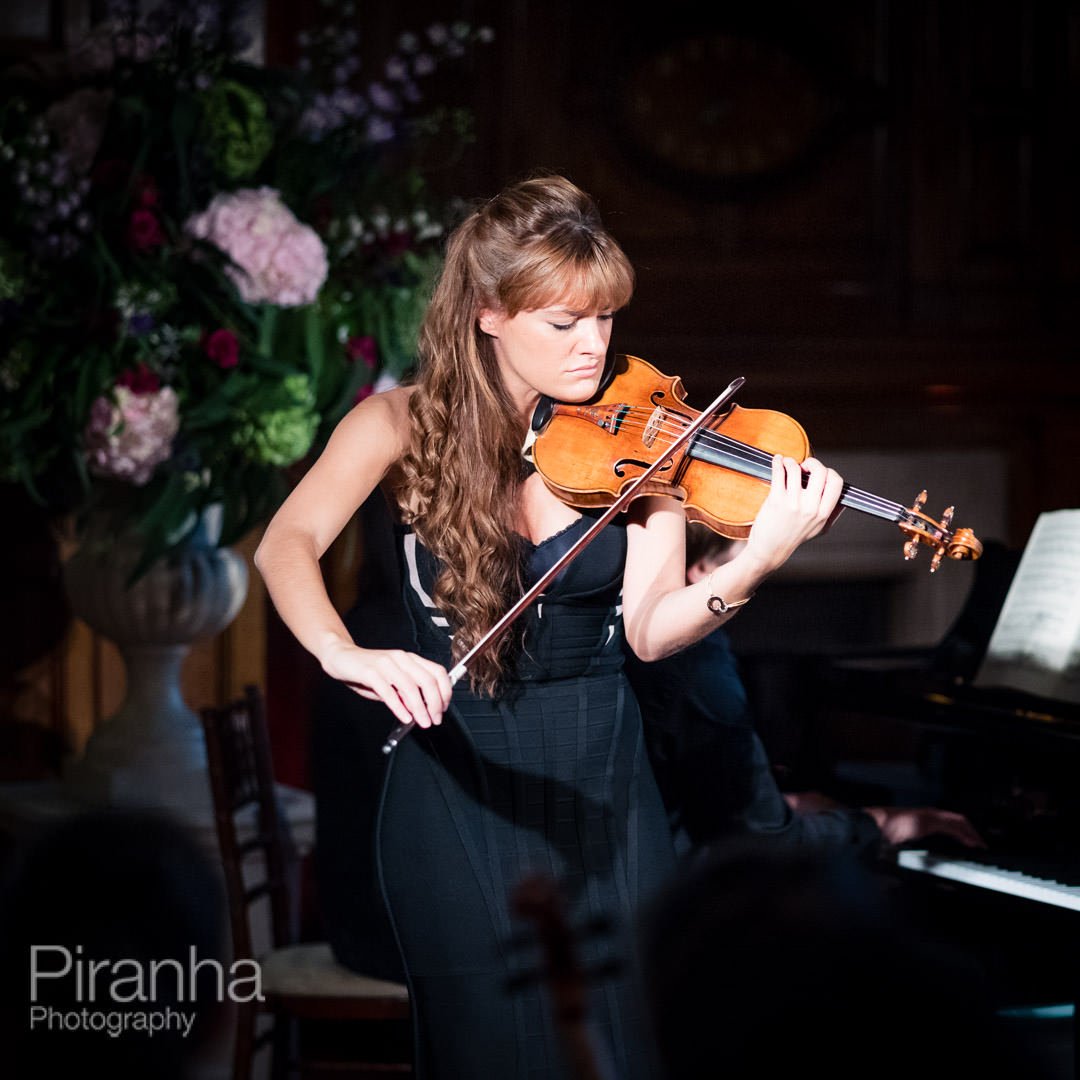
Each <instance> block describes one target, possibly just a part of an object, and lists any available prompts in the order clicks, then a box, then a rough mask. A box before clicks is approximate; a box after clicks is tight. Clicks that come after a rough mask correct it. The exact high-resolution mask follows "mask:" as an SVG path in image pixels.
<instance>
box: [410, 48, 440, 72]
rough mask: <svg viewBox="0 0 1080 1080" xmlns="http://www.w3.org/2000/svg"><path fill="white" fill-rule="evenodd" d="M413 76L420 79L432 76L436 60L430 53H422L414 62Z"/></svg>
mask: <svg viewBox="0 0 1080 1080" xmlns="http://www.w3.org/2000/svg"><path fill="white" fill-rule="evenodd" d="M412 69H413V74H414V75H416V76H419V77H421V78H422V77H423V76H424V75H430V74H431V73H432V72H433V71H434V70H435V58H434V57H432V56H431V55H430V54H428V53H420V54H419V55H418V56H417V57H416V59H415V60H413V67H412Z"/></svg>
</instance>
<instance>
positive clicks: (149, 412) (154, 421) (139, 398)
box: [85, 386, 180, 487]
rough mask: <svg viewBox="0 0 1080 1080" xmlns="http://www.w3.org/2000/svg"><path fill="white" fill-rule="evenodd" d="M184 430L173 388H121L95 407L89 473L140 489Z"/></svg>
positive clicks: (88, 433)
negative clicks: (148, 390) (177, 435)
mask: <svg viewBox="0 0 1080 1080" xmlns="http://www.w3.org/2000/svg"><path fill="white" fill-rule="evenodd" d="M179 427H180V416H179V409H178V403H177V398H176V391H175V390H173V389H172V387H171V386H163V387H162V388H161V389H160V390H154V391H151V392H149V393H135V392H134V391H133V390H131V389H130V388H128V387H126V386H116V387H114V388H113V391H112V394H111V396H110V395H102V396H101V397H99V398H97V399H96V400H95V401H94V404H93V405H92V406H91V408H90V420H89V422H88V423H87V425H86V433H85V443H86V460H87V463H88V465H89V467H90V471H91V472H94V473H97V474H98V475H99V476H112V477H115V478H116V479H118V480H126V481H127V482H128V483H129V484H135V485H136V486H137V487H141V486H142V485H143V484H145V483H146V482H147V481H148V480H149V479H150V477H151V476H153V474H154V470H155V469H156V468H157V467H158V465H160V464H161V463H162V462H163V461H165V460H166V459H167V458H168V456H169V454H170V453H171V451H172V441H173V438H174V436H175V435H176V432H177V430H178V429H179Z"/></svg>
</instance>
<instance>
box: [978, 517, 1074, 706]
mask: <svg viewBox="0 0 1080 1080" xmlns="http://www.w3.org/2000/svg"><path fill="white" fill-rule="evenodd" d="M975 685H976V686H1008V687H1012V688H1014V689H1017V690H1024V691H1027V692H1028V693H1031V694H1040V695H1042V696H1044V697H1049V698H1055V699H1058V700H1061V701H1075V702H1077V703H1080V510H1053V511H1050V512H1048V513H1044V514H1041V515H1040V516H1039V520H1038V521H1036V523H1035V528H1034V529H1032V531H1031V537H1030V539H1029V540H1028V543H1027V547H1026V548H1025V549H1024V554H1023V556H1022V558H1021V560H1020V565H1019V566H1018V567H1017V570H1016V576H1015V577H1014V578H1013V581H1012V585H1011V586H1010V588H1009V593H1008V596H1006V598H1005V604H1004V606H1003V607H1002V609H1001V614H1000V616H999V617H998V621H997V625H996V626H995V627H994V633H993V635H992V636H991V638H990V644H989V645H988V647H987V650H986V657H985V659H984V660H983V664H982V667H981V668H980V669H979V673H978V675H977V676H976V678H975Z"/></svg>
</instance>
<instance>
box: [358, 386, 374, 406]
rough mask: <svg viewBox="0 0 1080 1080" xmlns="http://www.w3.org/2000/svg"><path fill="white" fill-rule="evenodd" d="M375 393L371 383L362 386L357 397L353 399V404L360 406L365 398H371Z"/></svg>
mask: <svg viewBox="0 0 1080 1080" xmlns="http://www.w3.org/2000/svg"><path fill="white" fill-rule="evenodd" d="M374 393H375V387H374V386H372V384H371V383H368V384H367V385H366V386H361V387H360V389H359V390H357V391H356V397H354V398H353V404H354V405H359V404H360V402H361V401H363V400H364V398H369V397H371V395H372V394H374Z"/></svg>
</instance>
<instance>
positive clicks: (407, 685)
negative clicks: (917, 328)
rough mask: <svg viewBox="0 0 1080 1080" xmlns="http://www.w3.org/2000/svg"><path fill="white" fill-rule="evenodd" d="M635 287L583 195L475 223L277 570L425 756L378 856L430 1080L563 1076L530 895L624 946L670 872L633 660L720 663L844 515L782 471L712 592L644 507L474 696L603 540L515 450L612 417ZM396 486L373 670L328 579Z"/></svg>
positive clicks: (342, 431) (825, 479)
mask: <svg viewBox="0 0 1080 1080" xmlns="http://www.w3.org/2000/svg"><path fill="white" fill-rule="evenodd" d="M632 288H633V271H632V269H631V267H630V264H629V262H628V261H627V259H626V256H625V255H624V254H623V252H622V250H621V249H620V248H619V246H618V245H617V244H616V243H615V241H614V240H613V239H612V238H611V236H610V235H609V234H608V233H607V232H606V231H605V230H604V228H603V227H602V225H601V223H600V219H599V216H598V214H597V211H596V208H595V206H594V204H593V203H592V201H591V200H590V199H589V198H588V196H586V195H585V194H584V193H583V192H581V191H580V190H579V189H578V188H576V187H575V186H574V185H573V184H571V183H570V182H569V181H567V180H565V179H563V178H561V177H558V176H543V177H539V178H534V179H530V180H526V181H524V182H522V183H519V184H516V185H514V186H512V187H510V188H508V189H506V190H505V191H503V192H502V193H501V194H500V195H498V196H496V197H495V198H493V199H491V200H490V201H489V202H486V203H484V204H483V205H481V206H480V207H479V208H478V209H477V210H475V212H474V213H472V214H471V216H469V217H468V218H467V219H466V220H465V221H464V222H463V223H462V224H461V225H460V226H459V227H458V228H457V229H456V231H455V232H454V233H453V235H452V236H451V237H450V240H449V244H448V249H447V254H446V262H445V267H444V270H443V273H442V275H441V278H440V280H439V282H438V284H437V286H436V289H435V292H434V295H433V297H432V300H431V303H430V305H429V308H428V311H427V314H426V317H425V322H424V325H423V328H422V331H421V337H420V343H419V357H420V365H419V370H418V374H417V376H416V379H415V382H414V384H413V385H411V386H408V387H400V388H397V389H394V390H391V391H388V392H386V393H384V394H380V395H376V396H374V397H371V398H368V399H367V400H365V401H363V402H361V403H360V404H359V405H357V406H356V407H355V408H354V409H353V410H352V411H351V412H350V413H349V414H348V415H347V416H346V417H345V418H344V419H343V420H342V422H341V423H340V425H339V426H338V428H337V429H336V431H335V432H334V434H333V436H332V438H331V439H330V441H329V443H328V445H327V447H326V449H325V451H324V452H323V454H322V455H321V457H320V458H319V460H318V461H317V462H316V463H315V465H314V466H313V467H312V468H311V470H310V471H309V472H308V474H307V475H306V476H305V477H304V479H303V480H302V481H301V482H300V484H299V485H298V486H297V487H296V489H295V490H294V491H293V492H292V494H291V495H290V496H289V498H288V499H287V500H286V502H285V503H284V504H283V505H282V507H281V509H280V510H279V511H278V513H277V514H276V515H275V517H274V519H273V520H272V521H271V523H270V525H269V526H268V528H267V530H266V534H265V537H264V539H263V541H262V543H261V544H260V546H259V550H258V552H257V554H256V563H257V565H258V568H259V570H260V571H261V573H262V575H263V577H264V579H265V580H266V584H267V587H268V589H269V591H270V594H271V597H272V599H273V601H274V604H275V605H276V607H277V609H278V611H279V613H280V614H281V616H282V618H283V619H284V620H285V622H286V624H287V625H288V626H289V627H290V629H291V630H292V631H293V633H294V634H295V635H296V637H297V638H298V639H299V641H300V642H301V644H303V645H304V646H305V648H307V649H308V650H309V651H310V652H311V653H313V654H314V656H315V657H316V658H317V659H318V660H319V662H320V663H321V665H322V667H323V669H324V671H325V672H326V673H327V674H329V675H330V676H332V677H333V678H336V679H339V680H341V681H342V682H343V683H345V684H347V685H348V686H350V687H351V688H352V689H353V690H355V691H356V693H358V694H361V695H363V696H364V697H367V698H371V699H374V700H378V701H381V702H382V703H383V704H385V706H386V708H387V710H388V714H387V719H388V721H390V720H391V719H392V718H393V719H396V721H403V722H412V723H415V725H416V726H417V729H418V730H415V731H414V733H413V736H412V737H411V738H410V739H407V740H405V741H403V742H402V744H401V745H400V746H399V747H398V748H397V749H396V750H395V751H394V753H393V755H392V756H391V757H390V758H388V764H387V769H386V776H385V781H384V784H383V790H382V792H381V805H380V812H379V819H378V827H377V834H378V835H377V837H376V847H377V852H378V855H377V861H378V864H379V866H378V870H379V875H380V881H381V884H382V889H383V894H384V898H385V901H386V904H387V907H388V910H389V913H390V917H391V922H392V925H393V927H394V931H395V934H396V936H397V941H398V946H399V949H400V951H401V954H402V959H403V962H404V964H405V968H406V972H407V977H408V982H409V989H410V992H411V995H412V1003H413V1010H414V1016H415V1026H416V1034H417V1042H416V1052H417V1074H418V1075H419V1076H421V1077H425V1078H430V1077H445V1078H452V1080H470V1078H476V1080H479V1078H481V1077H484V1078H488V1077H493V1076H498V1077H500V1078H505V1080H510V1078H513V1077H521V1078H524V1077H525V1076H526V1075H527V1076H529V1077H530V1078H539V1077H549V1076H550V1077H555V1076H557V1075H560V1074H561V1070H562V1066H561V1062H560V1061H559V1056H558V1055H559V1050H558V1046H557V1043H556V1040H555V1036H554V1034H553V1031H552V1022H551V1017H550V1015H549V1010H548V1009H547V1007H546V1004H545V1001H546V999H545V997H544V994H543V993H542V990H541V988H540V987H538V986H537V985H536V984H535V983H529V982H528V981H527V980H519V982H524V983H525V989H516V990H514V991H512V992H511V991H509V990H508V989H507V985H508V981H510V980H512V979H513V977H514V976H515V975H516V974H521V973H522V968H523V967H525V966H527V961H528V960H529V956H524V955H519V952H520V950H517V951H515V949H514V948H513V944H512V938H513V936H514V932H515V929H516V927H515V926H513V925H512V924H511V916H510V912H509V906H508V896H509V894H510V892H511V890H512V889H513V887H514V885H515V884H516V882H517V881H518V880H519V879H520V878H521V877H523V876H524V875H525V874H526V872H527V871H542V872H546V873H549V874H551V875H552V876H554V877H556V878H557V879H558V880H559V881H560V883H561V885H562V888H563V890H564V892H565V893H566V895H567V897H568V901H569V905H570V909H571V918H572V920H573V921H574V922H575V923H576V922H579V921H583V920H586V919H588V918H590V917H595V916H601V915H603V916H612V915H614V916H616V917H622V919H623V921H624V922H625V919H626V917H627V916H629V915H630V914H631V913H632V912H633V910H634V909H635V907H636V906H637V905H638V903H639V901H640V900H641V899H642V898H644V897H645V896H646V895H647V894H649V893H650V892H651V891H652V890H653V889H654V888H655V887H657V886H658V885H659V884H660V882H661V881H662V879H663V878H664V875H665V874H666V873H667V871H668V870H669V868H670V866H671V864H672V858H673V856H672V850H671V841H670V838H669V835H668V829H667V821H666V818H665V815H664V811H663V807H662V805H661V803H660V800H659V797H658V795H657V791H656V787H655V784H654V781H653V778H652V775H651V773H650V771H649V766H648V762H647V759H646V757H645V753H644V747H643V742H642V732H641V719H640V715H639V713H638V709H637V705H636V703H635V701H634V699H633V695H632V693H631V692H630V690H629V688H628V685H627V683H626V681H625V678H624V676H623V673H622V660H621V638H622V634H623V633H624V632H625V634H626V637H627V640H628V642H629V645H630V646H631V648H632V649H633V650H634V651H635V652H636V653H637V654H638V655H640V656H641V657H643V658H644V659H655V658H659V657H663V656H666V655H668V654H670V653H673V652H675V651H677V650H679V649H682V648H684V647H685V646H687V645H689V644H691V643H693V642H695V641H697V640H698V639H700V638H702V637H703V636H704V635H705V634H707V633H709V632H710V631H711V630H714V629H715V628H716V627H717V626H718V625H720V624H721V623H722V622H724V621H726V620H727V619H728V618H730V617H731V615H732V614H733V613H734V611H735V610H737V606H738V602H739V601H744V600H746V599H748V598H749V597H750V596H751V595H752V594H753V593H754V591H755V590H756V589H757V588H758V587H759V585H760V584H761V583H762V582H763V581H764V579H765V578H766V577H767V576H768V575H769V574H770V573H772V572H773V571H774V570H776V569H777V568H778V567H779V566H781V565H782V564H783V563H784V562H785V561H786V560H787V559H788V557H789V556H790V555H791V554H792V553H793V552H794V551H795V550H796V548H798V546H799V545H800V544H802V543H803V542H804V541H806V540H808V539H810V538H811V537H813V536H816V535H817V534H819V533H820V532H821V531H822V530H823V529H824V528H825V527H826V526H827V524H828V522H829V521H830V518H831V517H832V515H833V514H834V511H835V509H836V507H837V501H838V498H839V496H840V491H841V486H842V482H841V479H840V477H839V476H838V475H837V474H836V473H835V472H833V471H832V470H829V469H826V468H825V467H824V466H823V465H821V464H820V463H818V462H816V461H814V460H813V459H809V460H807V461H805V462H803V463H802V466H801V468H800V465H799V464H798V463H796V462H795V461H794V460H792V459H786V460H785V459H782V458H779V457H777V458H775V459H774V461H773V464H772V484H771V490H770V493H769V495H768V497H767V498H766V500H765V503H764V505H763V506H762V508H761V511H760V513H759V514H758V515H757V518H756V520H755V522H754V525H753V529H752V531H751V533H750V536H749V538H748V541H747V543H746V545H745V548H744V549H743V550H742V552H741V553H740V554H739V556H738V557H737V558H735V559H733V560H732V561H730V562H728V563H726V564H725V565H723V566H721V567H719V568H718V569H717V570H716V571H715V572H714V573H713V574H711V575H710V577H709V578H708V579H707V580H704V581H701V582H698V583H695V584H693V585H687V584H686V582H685V567H684V560H685V553H684V543H685V529H684V514H683V511H682V508H681V505H680V504H679V502H678V501H676V500H675V499H673V498H667V497H663V496H657V495H650V496H645V497H642V498H640V499H637V500H636V501H635V502H633V503H632V504H631V507H630V509H629V511H628V512H627V513H626V514H625V515H623V516H622V518H625V520H622V518H620V523H613V524H612V525H611V526H609V527H607V528H606V529H604V530H603V532H601V534H600V536H599V538H598V539H597V540H596V541H595V542H594V543H592V544H591V545H590V546H589V547H588V548H587V550H586V551H585V553H584V554H583V555H582V556H581V557H580V558H578V559H576V560H575V561H574V562H572V563H571V564H570V565H568V566H567V567H566V568H565V569H564V570H563V571H562V572H561V573H560V575H559V577H558V578H556V580H555V581H554V583H553V584H552V585H551V586H550V587H549V589H548V590H547V592H545V594H544V595H543V596H542V597H541V600H540V602H539V603H538V604H536V605H535V606H534V607H533V608H532V609H531V610H530V611H529V613H528V614H527V615H526V616H524V617H523V618H522V619H521V620H520V621H519V622H518V624H517V625H515V627H514V628H513V629H512V630H511V631H510V632H508V633H506V634H505V635H504V636H503V638H502V640H501V641H498V642H496V643H493V644H492V645H491V646H490V647H489V648H487V649H486V650H485V651H483V652H481V653H480V654H479V655H478V656H477V658H476V659H475V661H473V662H472V663H471V664H470V666H469V671H468V678H467V680H463V681H462V682H460V683H459V684H458V685H456V686H454V687H452V686H451V682H450V679H449V677H448V674H447V669H448V667H450V666H451V665H452V664H453V663H454V662H455V661H456V660H457V659H459V658H460V657H462V656H463V655H464V654H465V653H466V652H468V650H469V648H470V647H471V645H472V644H473V643H475V642H476V641H477V640H478V639H479V638H481V637H482V636H483V634H484V632H485V631H486V630H487V629H488V628H489V627H490V626H491V625H492V624H494V623H495V622H496V621H497V620H498V619H499V617H500V616H501V615H502V614H503V612H504V611H505V610H506V609H507V608H509V607H510V605H511V604H512V603H513V602H514V601H515V600H517V598H518V596H520V594H521V593H522V591H523V589H524V588H525V587H526V586H527V585H528V584H529V582H530V580H533V581H535V580H537V578H538V577H539V576H540V575H541V574H542V573H543V572H544V571H545V570H546V569H547V568H548V567H550V566H551V565H552V564H553V561H554V560H555V559H556V558H558V557H559V555H560V554H561V553H562V552H564V551H565V550H566V549H567V548H568V547H569V545H570V544H571V543H572V542H573V541H574V539H575V538H576V537H577V536H578V535H580V533H581V531H582V530H583V529H584V528H586V527H587V526H588V524H589V522H590V513H589V512H586V513H584V514H583V513H581V512H580V511H578V510H575V509H573V508H571V507H570V506H568V505H567V504H566V503H564V502H562V501H561V500H560V499H559V498H557V497H556V496H555V495H554V494H552V493H551V491H550V490H549V489H548V488H547V487H546V486H545V484H544V482H543V479H542V477H541V476H540V475H538V474H537V473H535V472H531V473H530V471H529V469H528V468H527V467H526V466H525V464H524V462H523V458H522V455H521V448H522V444H523V442H524V441H525V436H526V434H527V431H528V428H529V422H530V418H531V415H532V412H533V410H534V408H535V406H536V405H537V402H538V401H539V399H540V396H541V395H548V396H550V397H552V398H555V399H558V400H562V401H570V402H582V401H586V400H588V399H589V398H590V397H592V396H593V395H594V394H595V393H596V391H597V388H598V386H599V384H600V380H601V377H602V375H603V373H604V366H605V357H606V355H607V352H608V343H609V340H610V337H611V329H612V320H613V318H614V317H615V315H616V313H617V312H618V310H619V309H620V308H622V307H623V306H624V305H625V304H626V303H627V302H628V301H629V299H630V295H631V292H632ZM803 471H805V472H806V473H807V474H808V481H807V482H806V484H805V486H803V483H802V473H803ZM379 485H381V486H382V488H383V490H384V492H385V493H386V495H387V498H388V500H389V501H390V504H391V506H392V508H393V509H394V511H395V512H396V515H397V517H398V519H399V522H400V524H399V527H398V535H399V541H400V551H401V569H402V583H403V585H402V587H403V592H404V597H405V603H406V607H407V610H408V612H409V616H410V623H411V632H412V636H413V639H414V642H415V649H414V650H412V651H403V650H379V649H363V648H360V647H358V646H357V645H356V644H354V642H353V641H352V640H351V638H350V636H349V634H348V632H347V631H346V629H345V626H344V624H343V622H342V620H341V618H340V616H339V615H338V613H337V612H336V611H335V610H334V608H333V606H332V605H331V603H330V600H329V598H328V597H327V594H326V592H325V589H324V587H323V582H322V577H321V574H320V571H319V565H318V564H319V559H320V557H321V556H322V554H323V553H324V552H325V551H326V549H327V548H328V547H329V545H330V544H331V542H332V541H333V539H334V538H335V536H337V534H338V533H339V531H340V530H341V529H342V528H343V526H344V525H345V523H346V522H347V521H348V520H349V518H350V517H351V516H352V515H353V513H354V512H355V511H356V509H357V507H358V506H359V505H360V504H361V502H363V500H364V499H365V498H366V497H367V496H368V494H369V493H370V492H372V491H373V490H374V488H375V487H376V486H379ZM715 597H719V598H721V599H722V600H723V601H724V603H723V604H717V603H715V602H714V603H713V604H712V605H710V603H709V601H710V598H715ZM717 608H723V609H726V610H722V611H719V612H718V611H717V610H716V609H717ZM592 1005H593V1007H592V1009H591V1014H592V1016H593V1018H594V1023H595V1025H596V1027H597V1034H598V1037H599V1041H600V1042H601V1044H602V1045H603V1046H604V1047H605V1048H606V1049H605V1053H607V1054H609V1055H610V1058H611V1061H612V1064H613V1067H614V1072H615V1074H616V1075H617V1076H619V1077H620V1080H632V1078H636V1077H645V1076H649V1075H651V1073H650V1065H649V1054H648V1051H647V1049H646V1048H645V1047H644V1045H643V1042H642V1039H643V1036H642V1030H643V1024H642V1016H641V1010H640V1006H639V1003H638V1002H637V1000H636V999H635V996H634V994H633V991H632V977H631V976H630V974H629V972H625V973H624V974H623V975H622V976H621V977H619V978H617V979H611V980H609V981H607V982H604V983H602V984H600V985H598V986H597V987H596V988H595V991H594V1001H593V1003H592Z"/></svg>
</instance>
